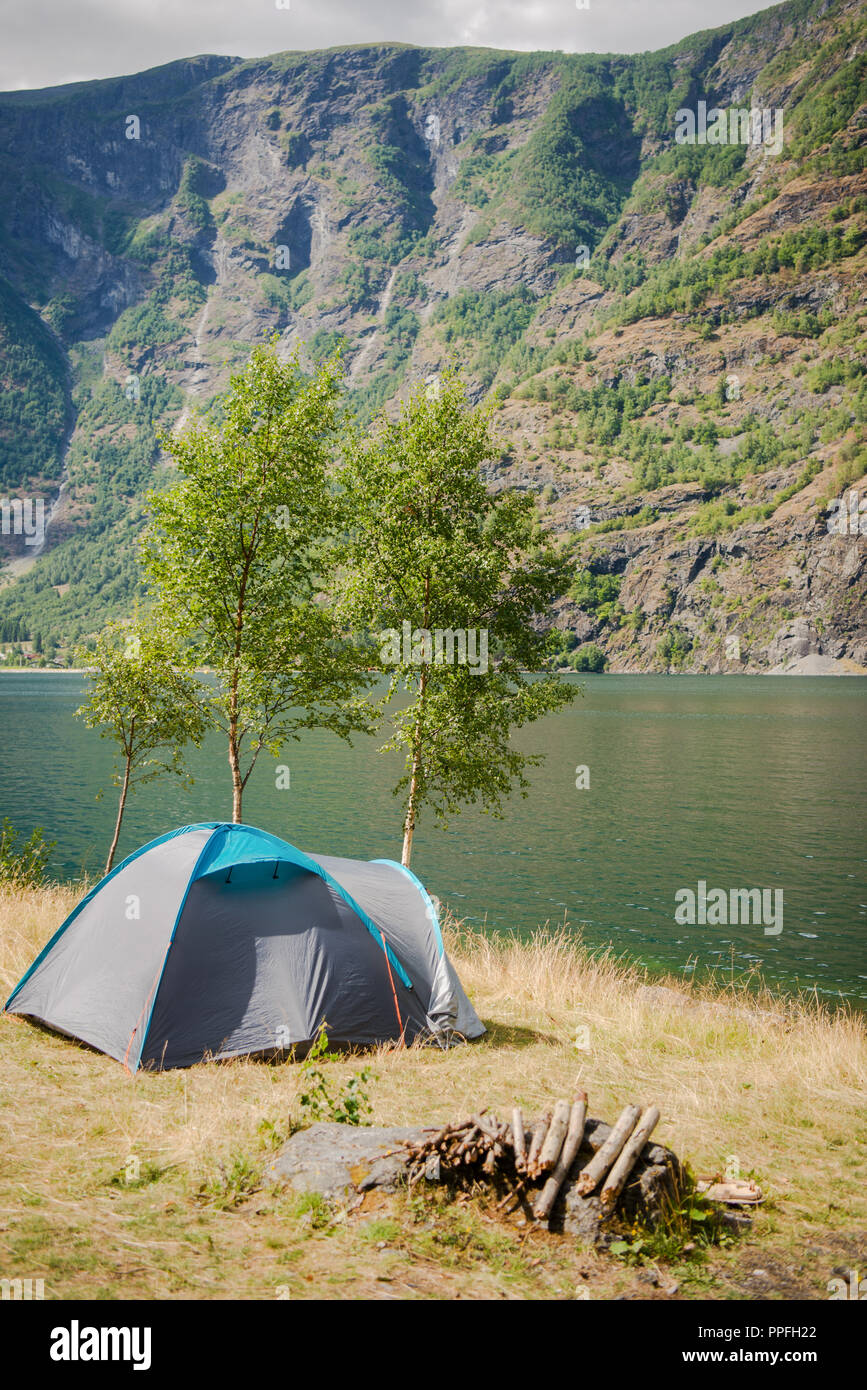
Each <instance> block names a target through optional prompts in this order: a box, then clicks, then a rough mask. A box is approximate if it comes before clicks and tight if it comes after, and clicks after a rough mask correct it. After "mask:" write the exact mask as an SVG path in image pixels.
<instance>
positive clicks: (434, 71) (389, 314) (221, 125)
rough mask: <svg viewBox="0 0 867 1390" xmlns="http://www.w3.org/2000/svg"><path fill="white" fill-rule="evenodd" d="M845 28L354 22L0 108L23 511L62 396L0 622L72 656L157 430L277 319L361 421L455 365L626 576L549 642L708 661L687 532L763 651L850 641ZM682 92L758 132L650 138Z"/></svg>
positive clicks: (200, 403) (856, 444) (4, 247)
mask: <svg viewBox="0 0 867 1390" xmlns="http://www.w3.org/2000/svg"><path fill="white" fill-rule="evenodd" d="M864 40H865V18H864V11H863V6H862V5H860V4H859V3H857V0H830V3H826V0H786V3H784V4H781V5H777V6H775V7H773V8H771V9H768V10H765V11H763V12H762V13H760V14H755V15H752V16H749V17H747V18H745V19H743V20H740V21H737V22H734V23H728V24H725V25H723V26H722V27H720V28H717V29H713V30H707V31H704V32H702V33H698V34H694V35H691V36H689V37H688V38H685V39H684V40H682V41H681V42H680V43H678V44H675V45H673V46H672V47H670V48H668V49H666V50H663V51H661V52H659V53H649V54H638V55H631V56H617V55H590V54H577V53H576V54H567V53H558V52H550V53H542V52H540V53H513V52H501V51H492V50H474V49H470V48H462V49H454V50H436V49H430V50H422V49H415V48H412V47H411V46H408V45H399V44H389V43H377V44H369V45H362V46H358V47H352V48H341V49H334V50H329V51H328V52H327V53H286V54H278V55H275V56H274V57H272V58H270V59H265V60H257V61H252V60H251V61H250V62H244V63H235V62H233V61H232V60H230V59H217V58H203V59H199V60H195V61H189V62H183V63H179V64H175V65H169V66H168V67H167V68H165V69H160V70H158V71H157V72H154V73H145V74H141V75H140V76H139V77H136V78H130V79H125V82H126V83H127V85H126V86H124V84H123V83H120V82H119V81H118V82H115V81H111V82H107V83H99V84H76V85H74V86H72V87H70V88H66V89H62V90H61V91H59V92H57V93H55V94H53V95H52V97H51V99H50V100H48V99H47V98H46V97H45V96H44V95H40V94H39V93H13V94H7V95H6V96H4V97H3V98H2V99H0V107H2V110H0V115H2V118H3V127H2V128H3V130H4V137H3V139H2V140H0V172H2V174H3V177H4V181H5V184H6V186H7V190H8V194H7V198H6V200H5V201H4V204H3V206H2V207H0V275H2V276H3V277H4V280H3V281H2V282H0V341H2V346H3V353H2V356H3V366H4V378H3V380H4V385H5V386H6V388H7V389H6V391H4V393H3V394H2V397H0V488H2V489H4V490H5V491H7V492H8V493H9V494H10V495H15V494H16V492H17V491H20V490H22V489H30V491H32V492H33V494H34V495H36V496H42V497H44V498H45V500H46V501H48V500H51V498H52V496H53V495H55V494H56V490H57V481H58V478H59V475H60V468H61V455H62V450H63V445H64V438H65V434H66V427H67V425H68V420H67V409H66V404H65V402H66V398H67V391H68V388H67V385H66V382H67V381H69V382H70V385H71V387H72V398H73V402H74V405H75V408H76V412H77V415H76V422H75V430H74V433H73V436H72V445H71V448H70V450H69V454H68V460H67V461H68V465H69V466H68V472H67V476H66V479H65V485H64V492H63V497H62V502H61V505H60V506H59V507H58V509H57V510H56V512H55V513H54V514H53V516H52V521H51V527H50V532H49V541H48V545H47V547H46V551H45V553H44V554H42V555H40V556H39V557H38V558H37V560H36V562H35V564H33V565H32V566H31V565H30V564H29V561H28V557H27V555H26V553H25V549H24V547H23V544H22V543H21V541H20V540H19V539H17V538H14V537H8V536H3V537H2V538H0V553H2V554H3V555H11V556H13V557H14V558H15V561H16V566H17V570H16V574H15V577H14V578H13V579H12V582H11V583H7V584H5V586H4V587H2V588H0V624H2V623H3V622H4V621H8V622H10V623H12V624H13V627H14V630H15V631H16V633H18V630H19V624H20V623H23V624H24V625H25V626H26V627H27V637H25V638H24V639H23V640H25V641H26V640H30V641H34V639H35V636H36V635H37V634H38V635H39V637H40V640H41V641H42V642H43V643H44V644H45V646H46V647H49V644H50V643H51V642H53V643H54V644H55V649H56V650H59V651H60V652H61V653H62V654H68V652H69V649H70V644H71V643H72V641H74V640H76V639H78V638H80V637H87V636H88V635H93V634H95V633H96V632H98V631H99V630H100V628H101V626H102V622H103V621H104V619H106V618H108V617H110V616H112V615H120V614H122V613H123V612H124V611H127V612H128V611H129V610H130V608H131V606H132V604H133V602H134V600H135V597H136V595H137V593H138V589H137V580H136V578H135V566H134V562H133V557H132V553H131V548H132V545H133V541H134V537H135V535H136V534H137V531H138V529H139V527H140V525H141V517H142V497H143V493H144V491H145V490H146V488H147V487H148V486H149V485H150V483H151V482H152V480H153V477H152V475H153V471H154V464H155V460H156V457H157V451H156V444H155V435H154V433H153V430H154V428H155V427H156V425H157V424H159V423H162V424H168V423H170V421H171V418H172V416H173V415H174V418H177V416H178V415H179V414H180V412H181V409H182V408H183V409H189V408H191V407H198V408H199V409H202V410H207V408H208V403H209V401H212V400H213V399H214V398H215V397H216V396H217V395H218V394H219V393H220V391H221V389H222V388H223V387H224V386H225V384H226V380H227V375H228V372H229V371H230V370H231V369H233V368H237V367H238V366H240V365H241V364H243V362H244V361H245V360H246V359H247V358H248V357H249V355H250V352H251V350H252V348H253V347H254V346H255V345H256V344H258V343H261V342H262V341H263V340H265V339H267V337H268V336H269V335H270V334H271V333H272V332H273V331H275V330H276V331H278V332H279V333H280V334H281V335H282V337H283V340H284V348H285V350H286V351H287V352H291V351H292V350H294V349H295V348H300V349H301V353H302V357H301V360H302V362H303V363H304V364H305V366H306V369H311V368H312V367H313V366H314V365H315V364H316V363H317V362H319V361H321V360H322V359H323V357H327V356H329V354H330V353H331V352H333V351H334V349H335V348H336V347H337V346H338V345H340V346H341V347H342V351H343V355H344V358H345V361H346V364H347V367H348V372H347V377H346V384H347V393H348V394H347V405H348V407H349V409H350V411H351V412H352V413H354V414H355V416H356V418H357V419H358V420H359V421H360V422H361V423H362V424H365V423H367V422H369V421H370V420H371V419H372V418H373V416H374V415H375V414H376V413H377V412H378V411H379V410H381V409H383V408H385V409H386V410H387V411H389V412H390V413H392V414H393V413H394V411H395V409H396V403H397V401H398V400H399V399H401V398H405V397H406V396H407V395H408V394H409V393H410V392H411V391H412V389H413V387H414V386H415V384H416V383H417V382H418V381H419V379H423V380H425V381H427V382H428V383H431V382H432V381H433V379H434V378H435V377H436V375H437V374H438V373H440V372H441V371H442V370H443V368H444V366H445V365H446V363H448V362H450V361H451V362H454V363H455V364H456V365H457V366H458V367H459V368H460V370H461V371H462V372H463V373H465V374H466V375H467V376H468V378H469V380H470V386H471V392H472V394H473V398H474V399H480V398H481V397H483V396H485V395H487V396H488V397H489V398H490V401H491V404H492V407H493V408H494V410H495V413H496V416H497V428H498V430H499V434H500V437H501V439H502V454H501V457H500V459H499V460H498V461H493V462H489V463H487V464H486V465H485V479H486V481H487V482H488V483H489V485H491V486H492V487H493V488H495V489H499V488H501V487H503V486H511V487H513V488H515V489H516V490H518V491H520V492H530V493H532V494H535V495H536V496H538V498H539V499H540V502H541V505H542V508H543V510H544V512H545V513H546V519H547V520H548V521H549V522H550V523H551V524H552V525H553V527H554V529H555V531H557V532H558V533H559V535H560V538H561V542H562V544H563V546H564V548H565V549H566V550H567V551H569V553H570V554H572V555H573V556H574V557H575V558H576V560H577V561H578V562H579V568H582V569H583V568H589V569H590V570H591V571H592V572H593V573H608V572H612V573H613V572H616V573H617V574H618V576H620V577H621V579H622V592H623V596H624V597H623V602H622V605H621V606H622V611H623V613H624V614H625V615H626V616H625V617H624V618H623V620H622V621H621V622H619V623H616V624H615V623H611V622H602V621H601V620H600V618H599V615H598V613H597V611H596V609H593V608H591V610H588V609H587V608H585V607H584V606H583V604H582V603H581V602H579V601H578V600H577V599H573V600H571V601H570V604H571V606H567V607H565V608H564V609H563V610H562V611H559V610H558V614H557V617H556V619H555V621H556V622H557V623H558V624H565V625H566V630H567V633H568V635H569V636H570V637H575V635H576V632H577V631H579V630H580V631H582V635H583V629H582V624H586V623H587V622H589V623H590V624H591V626H592V629H593V630H592V631H591V633H590V635H589V638H588V640H585V641H583V642H579V641H578V639H577V637H576V641H575V643H574V644H573V645H572V646H570V647H567V648H564V649H563V650H564V651H566V652H568V653H569V654H570V655H569V659H570V661H571V660H573V659H574V660H575V661H577V660H578V657H577V656H575V655H574V654H575V652H576V651H577V650H578V648H579V647H584V646H588V645H592V644H593V643H594V642H595V644H596V645H597V646H598V647H599V649H600V650H602V649H603V648H604V651H603V655H604V656H605V657H606V659H607V660H608V663H609V667H611V668H613V669H620V668H622V667H623V666H625V667H626V668H627V669H647V668H659V666H660V664H661V662H662V657H661V656H660V655H659V644H660V642H661V641H662V639H663V636H664V628H665V626H666V624H667V623H668V622H669V620H670V618H671V616H672V613H674V614H675V616H676V617H677V620H678V621H679V622H680V623H681V625H682V626H683V629H684V631H688V633H689V637H690V642H691V645H690V647H689V649H688V651H687V652H686V654H685V655H684V656H683V663H684V666H685V667H686V668H689V669H717V667H716V666H715V665H714V663H716V662H718V661H719V652H720V651H721V649H722V644H721V631H720V628H719V624H718V621H717V618H716V617H715V616H714V611H713V610H712V606H711V605H710V603H709V597H708V594H707V592H706V591H705V590H703V589H702V588H701V582H702V577H703V576H702V574H701V568H702V564H704V563H705V560H704V558H703V559H702V562H701V564H699V565H698V566H696V565H694V564H692V563H687V562H686V561H685V560H684V559H683V554H684V547H686V548H689V547H699V548H700V550H701V555H702V557H704V556H705V554H706V553H707V556H708V559H707V563H710V561H711V560H712V559H713V558H719V557H722V558H724V559H725V561H726V563H725V576H726V578H725V584H726V585H727V586H728V588H727V589H726V593H727V597H728V598H729V599H731V602H732V604H733V607H732V608H731V609H730V610H729V611H730V612H731V613H733V614H738V615H741V614H745V613H746V611H747V609H750V611H751V613H752V614H753V625H752V627H751V638H752V647H751V652H752V656H751V660H752V661H753V662H754V664H755V666H756V668H757V669H761V668H762V666H763V665H773V664H774V663H775V662H777V661H779V660H781V659H783V657H784V656H785V654H786V651H787V650H788V646H789V645H797V644H801V645H803V633H804V632H806V633H807V639H808V644H810V649H811V650H821V651H823V652H827V653H829V654H831V655H834V656H839V657H847V658H851V659H853V660H855V661H856V662H858V663H862V664H865V665H867V638H865V635H864V633H863V629H862V628H861V627H859V625H858V622H857V620H856V618H855V617H853V614H855V613H857V608H858V596H859V595H862V594H863V593H864V588H865V578H864V574H863V566H860V564H859V567H858V569H857V573H856V575H855V577H854V579H852V578H851V577H847V575H848V572H847V571H845V565H846V563H847V562H846V561H845V559H844V549H843V547H842V546H841V545H835V544H834V543H833V542H832V541H831V539H830V538H829V534H828V532H827V527H826V526H825V517H824V511H825V510H826V509H827V508H828V506H829V504H830V502H831V501H833V500H834V499H835V498H839V496H840V494H841V492H842V490H843V489H845V488H852V487H857V485H858V483H859V480H860V479H861V478H862V477H863V476H864V472H865V464H867V434H865V425H867V376H865V371H864V360H865V354H864V350H863V343H864V339H865V321H864V313H863V283H864V275H865V269H867V239H865V238H867V184H865V176H864V152H863V143H862V141H861V138H860V135H861V132H860V126H859V114H858V113H859V110H860V103H861V100H862V93H863V87H864V79H865V63H867V59H865V53H864ZM130 84H131V85H130ZM133 91H135V93H136V94H137V98H136V99H137V101H138V104H139V106H140V108H141V111H142V113H143V127H142V140H141V142H137V141H129V140H127V139H126V138H125V134H124V129H125V121H126V117H127V115H128V113H129V110H130V106H129V102H130V100H131V93H132V92H133ZM699 101H704V102H705V103H706V105H707V109H708V110H710V109H712V108H713V107H714V106H718V107H720V108H721V109H723V110H725V109H726V108H729V109H731V108H733V107H737V108H739V109H741V110H749V109H750V108H751V107H756V108H760V109H763V110H765V111H767V112H768V113H775V119H776V118H777V116H778V115H779V113H780V112H781V113H782V126H781V127H780V130H781V133H782V146H781V147H779V146H777V147H776V148H773V147H771V146H769V147H767V148H765V149H763V150H756V149H754V148H748V147H747V145H745V144H740V143H734V144H719V145H714V144H694V145H690V144H678V143H677V141H676V139H675V127H676V123H677V112H678V111H679V110H681V109H682V108H684V107H686V108H689V109H692V110H695V109H696V108H697V104H698V102H699ZM157 121H158V123H159V132H160V134H159V156H158V158H157V157H156V155H155V146H154V144H153V137H154V131H155V130H156V128H157V124H156V123H157ZM58 128H62V129H63V130H64V131H65V135H64V139H63V141H58V139H57V130H58ZM278 247H282V248H286V249H287V250H288V258H286V260H285V263H283V261H282V260H281V258H279V257H278V255H277V248H278ZM40 320H42V322H41V323H40ZM130 375H133V376H136V377H137V378H139V380H140V386H141V401H140V403H139V404H138V406H137V410H138V414H137V415H136V416H135V418H134V419H124V418H122V416H123V411H124V410H125V409H126V408H127V406H128V405H129V403H128V402H124V397H123V389H124V384H125V382H126V379H127V377H128V376H130ZM112 393H114V396H113V395H112ZM115 398H117V399H115ZM112 401H114V404H113V405H112V406H111V411H110V414H111V419H103V418H102V412H103V411H105V410H107V409H108V408H109V403H110V402H112ZM119 402H124V404H123V405H120V404H119ZM115 407H117V409H118V410H119V411H120V414H116V411H115ZM151 417H152V418H151ZM107 516H111V527H112V531H111V540H109V539H108V536H109V533H108V531H107V528H106V517H107ZM829 546H830V549H829V548H828V547H829ZM600 547H601V551H604V552H605V553H601V551H600V554H601V559H599V563H598V564H597V562H596V560H594V559H593V555H594V554H596V553H597V551H599V550H600ZM594 548H595V549H594ZM734 552H737V553H736V554H735V553H734ZM615 561H616V563H615ZM9 577H10V578H11V577H12V576H11V575H10V576H9ZM784 579H785V580H787V582H788V583H789V585H790V588H789V589H786V590H784V589H783V587H782V581H783V580H784ZM67 585H68V586H69V587H68V588H67ZM729 591H730V592H729ZM668 592H670V593H671V594H673V595H674V599H673V600H672V603H671V604H668V600H663V599H662V598H661V597H660V595H662V594H663V593H668ZM784 592H785V602H784V601H783V599H782V595H783V593H784ZM756 595H760V596H761V601H760V603H759V604H758V606H757V607H751V605H753V600H754V598H755V597H756ZM583 597H584V598H586V597H588V596H587V595H584V596H583ZM853 597H854V600H855V601H854V602H853V601H852V600H853ZM736 598H737V599H738V600H742V602H738V603H735V599H736ZM790 614H794V615H795V616H794V618H791V617H790V616H788V615H790ZM796 621H797V622H798V623H800V624H801V629H799V630H800V631H801V634H802V635H801V636H800V637H798V636H796V634H795V633H794V629H793V628H792V623H793V622H796ZM570 624H577V625H578V627H577V628H575V629H574V630H573V629H572V628H570V627H569V625H570ZM590 638H592V641H590ZM20 640H22V639H21V638H19V639H18V642H19V644H20ZM0 641H2V639H0ZM11 641H12V639H10V638H7V639H6V643H5V645H8V644H9V643H10V642H11ZM581 659H582V660H590V659H591V658H590V657H582V658H581ZM669 664H670V663H669Z"/></svg>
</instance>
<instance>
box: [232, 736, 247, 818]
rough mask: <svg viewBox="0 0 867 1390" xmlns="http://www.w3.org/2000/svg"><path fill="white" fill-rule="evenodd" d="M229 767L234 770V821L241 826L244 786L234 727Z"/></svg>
mask: <svg viewBox="0 0 867 1390" xmlns="http://www.w3.org/2000/svg"><path fill="white" fill-rule="evenodd" d="M229 766H230V767H231V769H232V821H233V822H234V824H235V825H240V824H241V802H242V798H243V796H244V784H243V782H242V781H241V763H240V760H239V758H238V743H237V738H236V729H235V727H234V726H233V727H232V728H231V729H230V731H229Z"/></svg>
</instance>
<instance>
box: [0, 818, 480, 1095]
mask: <svg viewBox="0 0 867 1390" xmlns="http://www.w3.org/2000/svg"><path fill="white" fill-rule="evenodd" d="M6 1009H7V1011H8V1012H9V1013H14V1014H22V1015H24V1016H26V1017H28V1018H32V1019H35V1020H37V1021H38V1022H40V1023H43V1024H45V1025H46V1026H47V1027H49V1028H52V1029H54V1030H55V1031H57V1032H60V1033H65V1034H67V1035H68V1036H70V1037H72V1038H77V1039H79V1040H80V1041H81V1042H84V1043H88V1044H89V1045H90V1046H91V1047H94V1048H96V1049H97V1050H98V1051H100V1052H105V1053H107V1054H108V1056H109V1057H114V1058H116V1059H117V1060H118V1061H119V1062H122V1063H123V1064H124V1066H126V1067H127V1068H128V1069H129V1070H130V1071H136V1070H137V1069H138V1068H139V1067H156V1068H160V1067H186V1066H191V1065H192V1064H193V1063H195V1062H201V1061H203V1060H206V1059H209V1058H212V1059H218V1058H229V1057H240V1056H244V1055H246V1054H249V1053H266V1054H268V1053H275V1052H280V1051H283V1050H285V1049H287V1048H291V1047H293V1046H295V1045H299V1044H300V1045H303V1044H306V1043H309V1042H311V1041H312V1040H313V1039H314V1038H315V1037H316V1035H317V1033H318V1032H319V1029H320V1027H321V1025H322V1024H323V1023H324V1024H325V1025H326V1028H327V1032H328V1037H329V1039H330V1040H331V1041H332V1042H333V1043H335V1044H339V1043H349V1044H352V1043H354V1044H368V1043H381V1042H388V1041H399V1040H401V1039H402V1040H403V1041H405V1042H411V1041H412V1040H413V1039H414V1038H417V1037H431V1038H433V1039H438V1040H441V1041H443V1040H447V1039H454V1038H455V1037H463V1038H477V1037H479V1036H481V1034H482V1033H484V1031H485V1029H484V1027H483V1025H482V1024H481V1023H480V1021H479V1019H478V1017H477V1015H476V1013H475V1011H474V1009H473V1007H472V1005H471V1004H470V1002H469V1000H468V999H467V996H466V995H465V993H464V991H463V989H462V988H461V984H460V981H459V980H458V977H457V975H456V973H455V970H454V967H453V966H452V964H451V961H450V960H449V958H448V956H447V955H446V953H445V950H444V949H443V942H442V935H441V933H440V927H439V922H438V920H437V912H436V908H435V906H434V904H433V902H432V900H431V898H430V897H429V896H428V894H427V892H426V891H425V889H424V887H423V885H422V884H421V883H420V882H419V880H418V879H417V878H416V876H415V874H413V873H410V871H409V870H408V869H405V868H403V867H402V866H401V865H400V864H397V863H394V862H393V861H392V860H390V859H374V860H372V861H370V862H364V861H361V860H357V859H334V858H330V857H327V856H325V855H313V854H304V853H302V851H301V850H298V849H295V847H294V846H293V845H290V844H287V842H286V841H285V840H280V839H278V838H277V837H276V836H274V835H269V834H267V833H266V832H265V831H263V830H257V829H255V828H254V827H253V826H250V825H230V824H225V823H220V822H211V823H208V824H202V825H186V826H183V827H182V828H181V829H179V830H173V831H171V832H170V833H169V834H167V835H162V836H160V838H159V839H157V840H152V841H151V843H150V844H148V845H145V846H144V847H143V848H142V849H139V850H136V852H135V853H134V854H131V855H130V856H129V858H128V859H125V860H124V861H123V863H122V864H118V866H117V868H115V869H113V870H112V872H111V873H110V874H108V875H107V877H106V878H104V879H102V881H101V882H100V883H98V884H97V885H96V887H95V888H94V889H93V890H92V891H91V892H90V893H88V895H87V897H85V898H84V899H83V900H82V901H81V902H80V903H79V904H78V906H77V907H76V908H75V910H74V911H73V912H72V913H71V914H70V916H69V917H67V919H66V921H65V922H64V923H63V925H62V926H61V927H60V929H59V931H57V932H56V933H55V935H54V936H53V937H52V938H51V940H50V941H49V942H48V945H47V946H46V947H45V948H44V950H43V951H42V952H41V953H40V955H39V956H38V957H37V958H36V960H35V961H34V962H33V964H32V965H31V967H30V969H29V970H28V971H27V973H26V974H25V975H24V976H23V978H22V979H21V980H20V981H19V983H18V984H17V985H16V987H15V989H14V990H13V991H12V994H11V995H10V997H9V999H8V1000H7V1003H6Z"/></svg>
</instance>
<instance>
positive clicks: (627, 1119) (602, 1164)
mask: <svg viewBox="0 0 867 1390" xmlns="http://www.w3.org/2000/svg"><path fill="white" fill-rule="evenodd" d="M640 1114H641V1111H640V1110H639V1108H638V1106H637V1105H627V1106H626V1108H625V1109H624V1110H623V1111H622V1112H621V1114H620V1118H619V1120H618V1121H617V1124H616V1125H615V1126H614V1128H613V1129H612V1131H611V1133H610V1134H609V1136H608V1138H607V1139H606V1140H605V1143H604V1144H603V1145H602V1147H601V1148H600V1149H597V1151H596V1153H595V1154H594V1155H593V1157H592V1158H591V1160H590V1162H589V1163H588V1164H587V1166H586V1168H583V1169H582V1171H581V1172H580V1173H579V1174H578V1178H577V1181H576V1183H575V1191H576V1193H577V1195H578V1196H579V1197H587V1196H589V1194H590V1193H591V1192H592V1191H593V1189H594V1187H595V1186H596V1184H597V1183H598V1182H599V1181H601V1179H602V1178H604V1177H605V1174H606V1173H607V1172H608V1170H609V1168H610V1167H611V1165H612V1163H613V1162H614V1160H615V1159H616V1158H617V1156H618V1154H619V1153H620V1151H621V1149H622V1148H623V1145H624V1144H625V1143H626V1141H627V1139H628V1138H629V1136H630V1134H631V1133H632V1131H633V1130H634V1128H635V1126H636V1124H637V1123H638V1117H639V1115H640Z"/></svg>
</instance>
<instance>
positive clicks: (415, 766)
mask: <svg viewBox="0 0 867 1390" xmlns="http://www.w3.org/2000/svg"><path fill="white" fill-rule="evenodd" d="M426 687H427V667H426V666H424V667H422V673H421V681H420V683H419V692H418V699H419V717H418V720H417V721H416V726H415V732H414V734H413V748H412V772H411V773H410V779H409V801H408V802H407V806H406V820H405V821H404V823H403V853H402V854H401V856H400V862H401V864H402V865H403V867H404V868H405V869H408V868H409V861H410V859H411V857H412V838H413V835H414V834H415V822H416V816H417V815H418V791H419V782H420V780H421V706H422V705H423V703H424V692H425V689H426Z"/></svg>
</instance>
